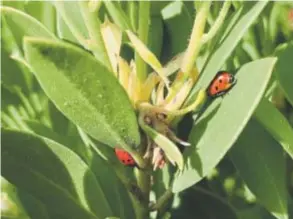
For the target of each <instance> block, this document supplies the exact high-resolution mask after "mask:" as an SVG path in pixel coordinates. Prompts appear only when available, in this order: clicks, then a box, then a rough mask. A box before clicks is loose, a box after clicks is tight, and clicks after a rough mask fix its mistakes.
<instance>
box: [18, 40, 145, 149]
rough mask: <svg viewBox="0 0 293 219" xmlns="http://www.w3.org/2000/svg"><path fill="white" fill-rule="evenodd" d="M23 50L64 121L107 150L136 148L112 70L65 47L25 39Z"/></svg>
mask: <svg viewBox="0 0 293 219" xmlns="http://www.w3.org/2000/svg"><path fill="white" fill-rule="evenodd" d="M24 47H25V55H26V59H27V60H28V63H29V64H30V65H31V67H32V69H33V70H34V74H35V75H36V78H37V79H38V81H39V83H40V85H41V86H42V88H43V90H44V91H45V93H46V94H47V95H48V97H49V98H50V99H51V100H52V102H53V103H54V104H55V105H56V106H57V108H58V109H59V110H60V111H61V112H62V113H64V115H65V116H66V117H68V118H69V119H70V120H71V121H73V122H74V123H75V124H76V125H78V126H79V127H81V128H82V129H83V130H84V131H85V132H87V133H88V134H90V135H91V136H92V137H94V138H95V139H97V140H99V141H101V142H103V143H105V144H107V145H109V146H112V147H117V146H120V147H122V148H125V149H126V150H131V147H132V148H135V147H137V145H138V144H139V141H140V136H139V132H138V124H137V121H136V116H135V113H134V111H133V108H132V106H131V103H130V101H129V99H128V97H127V94H126V92H125V90H124V89H123V88H122V87H121V85H120V84H119V82H118V81H117V79H116V78H115V77H114V76H113V73H112V72H109V70H108V69H107V68H105V67H104V65H102V64H100V63H99V62H98V61H97V60H95V58H94V57H93V56H91V55H90V54H89V53H87V52H85V51H84V50H82V49H81V48H79V47H75V46H73V45H71V44H68V43H64V42H54V41H49V40H45V39H36V38H27V39H26V40H25V43H24Z"/></svg>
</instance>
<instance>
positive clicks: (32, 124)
mask: <svg viewBox="0 0 293 219" xmlns="http://www.w3.org/2000/svg"><path fill="white" fill-rule="evenodd" d="M25 124H26V125H27V126H28V128H29V130H30V131H31V132H32V133H34V134H36V135H39V136H42V137H45V138H48V139H51V140H53V141H55V142H57V143H59V144H62V145H63V146H65V147H67V148H69V149H70V150H72V151H73V152H75V153H76V154H77V155H79V156H80V157H81V158H82V159H83V160H84V161H85V162H87V160H88V148H86V147H85V146H84V144H83V143H82V141H81V140H80V139H79V138H78V137H77V136H71V135H69V134H67V135H61V133H59V132H55V131H53V130H52V129H51V128H49V127H47V126H46V125H44V124H42V123H40V122H37V121H32V120H25ZM76 134H77V132H76Z"/></svg>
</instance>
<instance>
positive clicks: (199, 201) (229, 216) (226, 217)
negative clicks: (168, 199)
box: [171, 187, 238, 219]
mask: <svg viewBox="0 0 293 219" xmlns="http://www.w3.org/2000/svg"><path fill="white" fill-rule="evenodd" d="M211 206H212V210H211ZM171 213H172V218H209V219H237V218H238V217H237V214H236V209H235V208H234V207H233V206H232V205H231V204H230V203H229V202H228V200H225V199H224V198H222V197H220V196H218V195H217V194H215V193H213V192H211V191H208V190H206V189H202V188H199V187H198V188H197V187H193V188H191V189H188V190H186V191H184V192H182V193H179V194H176V195H175V198H174V201H173V207H172V211H171Z"/></svg>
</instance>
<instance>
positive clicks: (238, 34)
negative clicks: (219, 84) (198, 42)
mask: <svg viewBox="0 0 293 219" xmlns="http://www.w3.org/2000/svg"><path fill="white" fill-rule="evenodd" d="M267 3H268V2H267V1H262V2H256V3H255V4H254V6H253V7H251V9H250V10H249V11H247V12H246V13H245V14H244V15H243V16H242V17H241V18H240V19H238V21H237V23H236V24H234V25H233V28H232V29H231V30H230V31H229V32H228V34H227V37H225V38H224V39H223V41H222V42H221V44H220V45H219V47H218V48H217V49H216V51H215V52H214V53H213V54H212V56H211V57H210V59H209V60H208V62H207V65H206V67H205V68H204V69H203V71H202V72H201V75H202V77H200V78H199V81H198V82H197V83H196V85H195V87H194V88H193V90H192V92H191V94H190V96H189V98H188V102H189V101H190V100H191V99H193V98H194V95H195V94H196V92H197V90H198V89H199V88H200V87H206V86H208V84H209V83H210V81H211V80H212V79H213V77H214V76H215V75H216V73H217V72H218V71H219V70H220V69H221V67H222V66H223V64H224V63H225V62H226V60H227V59H228V58H229V57H230V55H231V53H232V52H233V50H234V49H235V47H236V46H237V44H238V42H239V41H240V40H241V38H242V37H243V36H244V34H245V33H246V31H247V29H248V28H249V27H250V26H251V24H252V23H253V22H254V21H255V19H256V18H257V17H258V16H259V14H260V13H261V11H262V10H263V9H264V7H265V6H266V4H267Z"/></svg>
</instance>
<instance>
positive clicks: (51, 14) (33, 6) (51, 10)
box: [24, 1, 56, 33]
mask: <svg viewBox="0 0 293 219" xmlns="http://www.w3.org/2000/svg"><path fill="white" fill-rule="evenodd" d="M24 8H25V11H26V12H27V13H28V14H29V15H31V16H33V17H34V18H36V19H37V20H38V21H40V22H41V23H42V24H43V25H44V26H45V27H46V28H48V30H50V32H52V33H55V30H56V20H55V19H56V11H55V7H54V6H53V4H52V3H51V2H50V1H29V2H27V4H25V5H24Z"/></svg>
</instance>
